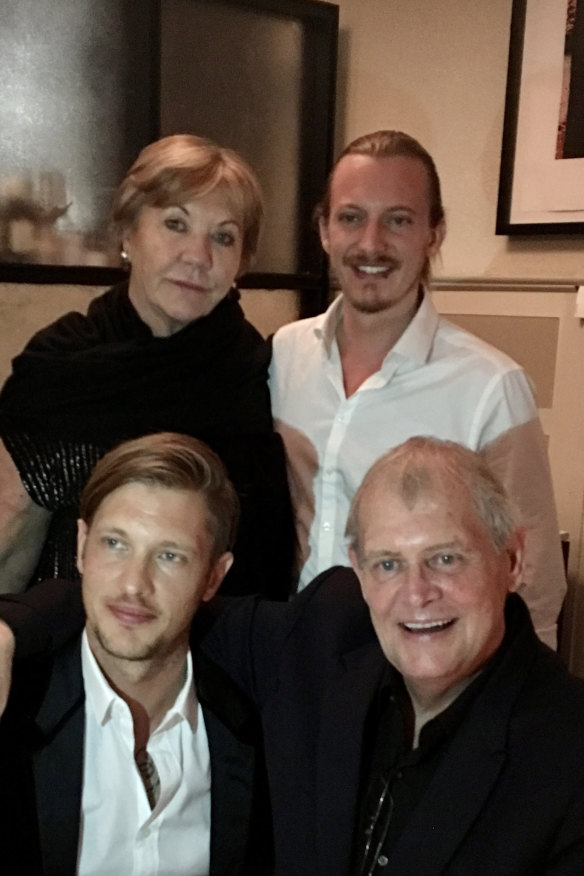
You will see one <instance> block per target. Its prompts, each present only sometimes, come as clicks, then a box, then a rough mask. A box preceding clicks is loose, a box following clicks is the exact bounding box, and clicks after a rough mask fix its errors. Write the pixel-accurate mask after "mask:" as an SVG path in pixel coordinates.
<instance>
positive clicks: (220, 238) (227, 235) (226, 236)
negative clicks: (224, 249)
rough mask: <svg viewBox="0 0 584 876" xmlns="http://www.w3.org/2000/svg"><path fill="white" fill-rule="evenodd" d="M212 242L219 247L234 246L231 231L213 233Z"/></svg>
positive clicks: (233, 237)
mask: <svg viewBox="0 0 584 876" xmlns="http://www.w3.org/2000/svg"><path fill="white" fill-rule="evenodd" d="M213 240H214V241H215V243H218V244H219V246H233V245H234V244H235V236H234V234H232V232H231V231H215V232H214V234H213Z"/></svg>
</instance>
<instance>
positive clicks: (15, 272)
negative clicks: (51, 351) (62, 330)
mask: <svg viewBox="0 0 584 876" xmlns="http://www.w3.org/2000/svg"><path fill="white" fill-rule="evenodd" d="M51 8H52V15H53V11H54V12H55V18H56V21H55V23H54V26H53V25H52V24H50V25H49V27H48V30H47V28H45V31H44V32H43V27H42V26H41V23H40V20H39V16H43V19H44V18H46V12H45V8H44V4H43V3H42V2H40V0H20V2H19V3H18V4H15V9H14V12H13V11H12V9H11V12H10V14H9V15H8V19H7V20H6V19H4V20H3V26H2V33H3V35H4V34H7V35H6V36H2V37H0V49H1V48H2V46H3V42H4V40H6V41H11V45H13V46H16V48H14V49H13V55H14V57H12V58H11V59H10V60H11V61H12V65H13V67H14V69H15V70H16V71H18V72H17V73H16V74H15V76H14V83H13V86H12V88H9V89H8V93H9V97H10V94H11V93H12V95H13V99H12V102H10V101H7V102H6V108H5V110H0V124H1V125H2V130H3V139H4V140H5V141H6V137H5V136H4V132H6V130H7V126H8V128H10V125H11V124H12V125H14V121H15V119H19V118H20V119H22V118H23V117H24V116H28V120H27V122H26V124H24V123H23V124H22V125H21V126H20V127H19V128H18V130H16V131H14V132H13V134H12V135H11V136H9V138H8V142H5V145H4V147H2V146H0V222H2V216H6V212H7V211H6V209H4V213H2V207H3V206H4V207H6V204H7V201H8V200H9V199H8V198H7V197H5V194H6V193H8V195H10V193H11V192H14V191H16V192H17V195H20V194H22V193H23V192H24V194H28V195H29V196H30V197H29V201H33V203H32V204H31V203H22V201H23V200H24V199H23V198H22V197H20V198H18V197H17V198H16V199H14V198H12V208H13V213H14V208H15V207H19V206H20V207H21V209H22V210H23V211H24V213H25V215H24V216H20V217H17V220H16V224H15V220H14V218H11V219H10V221H11V222H12V227H11V228H10V229H9V230H8V232H7V231H6V221H4V226H3V227H4V232H2V227H0V280H4V281H6V280H15V281H23V282H50V283H55V282H73V283H90V284H94V285H102V284H103V285H106V284H109V283H110V282H113V281H114V280H115V279H117V278H118V277H119V276H120V273H119V269H118V262H117V253H115V252H114V253H112V252H109V251H106V249H105V243H103V244H101V243H100V242H99V241H100V234H101V231H102V226H103V224H104V222H105V218H106V216H107V207H108V206H109V200H110V198H111V193H112V191H113V188H114V187H115V185H116V184H117V183H118V182H119V180H120V179H121V177H122V176H123V174H124V172H125V170H126V169H127V167H128V166H129V165H130V163H131V161H132V160H133V159H134V157H135V155H136V154H137V152H138V151H139V149H140V148H142V146H143V145H145V144H146V143H147V142H150V141H151V140H153V139H156V137H158V136H163V135H165V134H170V133H179V132H193V133H197V134H202V135H205V136H209V137H211V138H212V139H214V140H217V141H218V142H220V143H221V144H222V145H226V146H231V147H232V148H234V149H237V150H238V151H239V152H241V153H242V154H243V155H244V156H245V157H246V158H247V159H248V161H250V163H251V164H252V165H253V166H254V167H255V168H256V170H257V172H258V175H259V177H260V180H261V182H262V186H263V188H264V194H265V200H266V217H267V221H266V231H265V233H264V237H263V241H262V245H261V247H260V251H259V253H258V259H257V262H256V264H255V265H254V273H253V274H250V275H247V276H246V277H245V278H243V280H242V283H241V285H242V286H247V287H248V288H249V287H254V286H255V287H261V288H290V289H300V290H302V289H313V290H315V291H319V290H323V288H324V284H325V283H326V265H325V261H324V258H323V255H322V252H321V249H320V246H319V244H318V240H317V237H316V235H315V234H314V232H313V231H312V229H311V213H312V209H313V207H314V204H315V203H316V201H317V200H318V198H319V197H320V195H321V194H322V190H323V187H324V182H325V179H326V175H327V173H328V170H329V167H330V163H331V159H332V149H333V135H334V95H335V82H336V60H337V32H338V7H337V6H336V5H335V4H331V3H325V2H319V0H142V2H140V3H139V4H136V3H135V2H134V0H101V2H100V8H101V10H102V11H101V13H100V20H99V21H98V22H96V21H95V9H96V4H95V2H92V0H54V3H53V4H52V7H51ZM136 18H137V19H138V20H136ZM89 23H91V27H88V24H89ZM39 33H40V34H42V37H39ZM94 35H96V36H95V39H94ZM39 39H40V40H41V42H43V44H45V43H46V45H47V52H46V55H43V53H34V52H33V53H29V54H28V55H27V63H29V62H30V61H32V64H33V67H34V71H33V72H30V71H29V70H26V71H25V66H24V64H23V63H22V59H20V60H19V57H18V51H19V50H18V46H19V45H20V46H21V47H22V46H23V45H25V44H29V45H30V42H31V41H32V40H39ZM80 47H82V51H81V50H80ZM129 47H131V48H132V52H133V54H132V55H131V56H127V55H126V54H125V51H126V49H127V48H129ZM49 48H50V52H49ZM21 54H24V49H22V51H21ZM69 54H70V55H73V56H74V58H73V60H71V61H69V60H68V55H69ZM49 55H50V58H51V61H50V67H49V60H48V59H49ZM0 57H2V58H3V61H2V63H4V55H3V53H2V52H0ZM45 57H46V59H47V60H45ZM128 57H129V60H128ZM57 58H59V63H58V64H57V62H56V59H57ZM63 59H64V60H63ZM73 62H75V63H76V64H77V65H78V66H77V68H72V64H73ZM60 67H63V68H64V70H66V71H67V72H68V75H65V74H63V75H60V74H59V75H57V78H56V80H55V75H54V74H55V70H57V71H58V70H59V68H60ZM129 77H130V79H129ZM23 81H24V84H25V86H26V87H24V86H23V84H22V83H23ZM42 82H46V83H50V84H47V85H46V86H43V89H44V90H43V91H42V93H41V94H40V95H39V94H38V89H39V87H40V84H42ZM27 89H28V91H27ZM35 90H36V102H35V101H34V96H35ZM23 91H26V92H27V94H29V103H30V105H31V106H33V105H34V107H36V115H35V113H34V112H32V113H31V112H29V110H28V107H23V105H22V96H23ZM41 98H42V99H41ZM19 100H20V103H19V102H18V101H19ZM86 103H87V104H89V109H87V108H86V107H85V104H86ZM23 110H24V112H23ZM17 127H18V126H17ZM46 131H49V132H50V134H47V133H46ZM18 140H20V142H21V143H25V144H26V143H31V144H37V145H38V144H39V143H42V142H44V143H52V144H53V153H51V156H50V157H49V158H43V156H42V152H40V150H39V149H38V148H37V146H36V145H35V147H34V148H33V152H32V163H33V164H34V168H35V169H34V172H32V171H30V167H29V166H28V165H27V161H28V162H29V164H30V163H31V159H30V158H27V156H26V150H23V149H22V148H21V147H19V146H17V141H18ZM112 140H114V141H115V144H114V145H112V144H111V141H112ZM104 154H105V156H106V158H105V161H104V160H103V155H104ZM77 155H82V156H83V160H82V162H81V163H82V166H83V168H85V179H84V182H83V184H84V185H86V186H88V187H89V188H90V189H91V190H92V191H91V195H92V197H93V199H94V200H96V201H97V202H98V203H99V210H98V211H97V218H96V217H95V216H94V217H93V218H92V219H91V220H90V221H91V222H93V223H94V226H93V227H91V226H90V227H89V228H84V227H82V225H80V222H79V220H78V217H76V214H79V213H80V209H76V208H77V207H78V203H79V194H78V190H77V189H76V190H74V191H73V190H72V188H71V186H72V183H71V182H70V178H69V176H68V174H69V173H70V167H71V160H72V156H73V157H75V156H77ZM6 156H9V161H12V160H13V158H14V156H16V158H17V163H20V165H21V166H22V167H23V168H24V170H23V171H21V172H20V173H21V176H24V177H26V175H27V174H28V176H29V177H30V179H28V178H26V179H24V180H23V179H18V172H16V177H17V178H16V179H15V178H14V177H15V173H14V172H13V171H12V169H11V168H10V167H9V166H7V164H9V161H7V158H6ZM97 158H99V159H100V163H101V164H102V165H103V164H106V167H105V169H104V171H103V175H100V173H97V172H96V165H95V162H96V160H97ZM59 162H60V163H59ZM53 168H55V169H53ZM3 177H4V183H3V182H2V180H3ZM19 186H20V189H19ZM35 198H36V202H34V199H35ZM19 200H20V203H15V201H19ZM39 208H40V209H39ZM63 208H66V209H64V210H63ZM35 209H36V214H35V212H34V211H35ZM27 210H28V216H27V215H26V211H27ZM61 211H63V212H61ZM35 215H36V217H37V218H38V221H39V222H43V221H44V222H46V221H49V220H52V222H53V227H54V230H55V231H56V232H57V236H64V237H67V235H69V237H70V238H71V239H67V240H66V241H65V243H64V244H63V246H62V250H59V248H58V246H55V247H54V249H53V251H52V254H51V258H50V260H48V259H47V258H44V254H46V253H48V252H51V250H50V247H49V246H48V244H47V243H43V245H42V246H41V248H40V249H39V252H40V258H39V257H38V255H39V253H35V252H32V251H31V249H30V246H29V250H28V251H27V248H26V247H27V245H29V244H30V242H31V241H30V237H31V235H33V236H34V228H33V230H32V231H31V230H30V227H28V228H27V227H25V226H26V221H23V222H21V224H20V225H19V224H18V218H21V219H23V220H26V219H27V218H28V219H30V217H31V216H32V217H33V218H34V217H35ZM76 218H77V224H75V221H74V220H76ZM29 224H30V223H29ZM95 226H97V227H95ZM2 233H4V241H5V242H6V240H8V244H6V243H5V245H4V249H2V239H1V238H2ZM27 234H28V237H27ZM19 235H20V237H19ZM82 235H83V241H82V242H83V245H84V246H85V244H86V242H87V241H89V244H88V247H89V249H90V248H91V246H93V247H94V249H93V251H92V252H90V253H89V255H88V256H86V261H85V262H83V261H82V260H81V258H80V254H81V253H80V248H79V246H77V244H79V242H80V239H81V237H82ZM72 240H73V241H75V246H77V249H76V248H75V246H74V245H73V244H72V242H71V241H72ZM14 243H16V244H17V246H20V256H19V257H18V258H16V257H15V255H18V252H17V251H16V248H15V246H14V245H13V244H14ZM61 252H63V256H62V257H61V256H60V253H61ZM84 257H85V256H84ZM104 260H105V261H104ZM92 261H93V264H92V263H91V262H92ZM51 262H52V263H51ZM88 262H89V263H88ZM96 263H97V264H96Z"/></svg>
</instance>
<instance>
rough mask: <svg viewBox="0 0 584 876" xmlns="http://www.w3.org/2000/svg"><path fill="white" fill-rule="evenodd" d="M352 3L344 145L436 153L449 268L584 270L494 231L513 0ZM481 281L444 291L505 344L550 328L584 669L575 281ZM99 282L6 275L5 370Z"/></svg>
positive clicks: (452, 272)
mask: <svg viewBox="0 0 584 876" xmlns="http://www.w3.org/2000/svg"><path fill="white" fill-rule="evenodd" d="M338 5H339V8H340V27H341V40H340V58H339V78H338V112H337V146H338V147H339V148H340V146H341V145H342V144H344V143H346V142H347V141H348V140H350V139H353V138H354V137H356V136H358V135H360V134H363V133H365V132H367V131H372V130H375V129H377V128H382V127H397V128H401V129H403V130H405V131H407V132H408V133H411V134H413V135H414V136H415V137H417V138H418V139H420V140H421V142H422V143H423V144H424V145H425V146H426V147H427V148H428V149H429V151H430V152H431V153H432V154H433V155H434V157H435V159H436V162H437V165H438V169H439V172H440V175H441V178H442V184H443V195H444V201H445V205H446V212H447V221H448V235H447V239H446V242H445V245H444V248H443V253H442V261H441V264H438V265H437V266H436V274H437V276H438V277H440V276H442V277H446V278H459V277H466V278H468V277H475V278H482V279H484V278H489V277H490V278H493V277H500V278H504V279H505V278H506V279H507V280H513V279H514V278H527V279H532V280H533V279H544V280H548V281H554V282H555V281H557V280H561V279H562V278H563V279H577V278H584V240H582V239H579V238H574V239H572V240H570V239H568V240H563V241H562V240H557V239H553V238H550V237H548V238H537V239H535V240H510V239H508V238H506V237H497V236H496V235H495V234H494V227H495V212H496V202H497V186H498V173H499V158H500V146H501V134H502V124H503V111H504V100H505V85H506V70H507V51H508V39H509V23H510V17H511V5H512V0H339V3H338ZM467 285H468V289H465V288H464V287H463V291H462V292H461V291H460V290H456V291H448V288H445V289H444V290H441V291H439V292H438V293H436V300H437V303H438V306H439V309H441V310H443V311H445V312H448V313H450V314H462V315H464V316H465V317H470V319H471V320H475V323H474V325H475V328H476V330H480V326H481V318H482V317H486V318H487V321H488V326H489V328H488V331H490V332H491V333H492V332H493V326H494V325H495V326H496V324H497V323H496V317H497V316H500V315H504V316H506V317H508V318H507V319H505V320H504V331H501V340H500V346H502V347H504V348H510V349H509V351H510V352H511V354H512V355H515V356H519V357H521V355H522V354H521V345H522V343H523V340H522V338H523V336H524V334H525V332H526V326H528V325H529V323H530V321H531V320H533V323H532V326H533V329H532V330H533V332H535V333H536V334H537V332H540V333H542V332H543V335H541V336H542V337H543V338H544V340H543V341H541V342H538V343H537V344H534V346H535V351H533V350H531V351H530V355H529V356H528V357H527V360H526V367H527V368H528V370H530V371H531V373H532V376H533V377H534V378H535V379H536V381H538V382H539V384H540V385H539V386H538V387H537V390H538V397H539V399H540V403H541V404H542V408H541V414H542V422H543V425H544V429H545V431H546V434H547V435H548V437H549V450H550V461H551V464H552V472H553V476H554V484H555V488H556V496H557V502H558V511H559V516H560V527H561V528H562V529H565V530H568V531H569V532H570V536H571V555H570V583H571V592H570V600H569V604H568V618H567V627H568V630H567V632H568V636H567V640H566V645H565V649H564V650H565V653H566V655H567V656H569V657H570V661H571V665H572V666H573V667H574V668H575V669H576V670H577V671H578V672H580V673H581V674H582V675H584V554H583V551H582V529H583V516H582V509H583V507H584V404H583V403H582V393H581V390H580V386H579V381H580V379H581V378H582V376H584V327H583V326H582V323H581V321H580V320H576V319H575V317H574V316H573V313H574V303H575V302H574V299H575V293H574V291H573V290H572V289H570V288H569V287H557V288H555V287H554V283H552V284H551V285H550V286H548V287H546V288H543V289H539V288H535V287H532V286H530V285H529V284H527V285H526V286H525V287H524V288H523V289H520V290H515V289H512V288H511V287H510V286H509V288H507V287H506V285H505V283H503V284H502V285H498V286H496V287H494V288H493V289H492V290H491V289H489V288H488V287H487V288H484V287H481V285H480V284H479V285H478V287H476V288H475V287H473V286H472V284H467ZM508 285H509V284H508ZM446 286H448V284H446ZM95 291H97V290H87V289H84V288H80V287H72V288H69V289H63V288H58V287H22V286H9V285H4V286H3V285H2V284H0V377H1V376H2V375H3V374H4V373H6V370H7V368H8V362H9V359H10V358H11V356H12V355H14V353H15V352H17V350H18V349H19V348H20V347H21V346H22V343H23V342H24V340H26V338H27V337H28V336H29V335H30V334H31V332H32V330H33V329H34V328H36V327H37V326H40V325H43V324H45V323H46V322H48V321H50V319H52V318H53V317H54V315H56V314H57V313H59V312H63V311H66V310H69V309H71V308H79V309H84V308H85V307H86V305H87V303H88V300H89V297H90V296H91V294H93V293H94V292H95ZM244 306H245V308H246V311H247V312H248V314H249V315H250V317H251V318H252V320H253V321H255V322H256V323H257V324H258V325H259V327H260V329H261V330H262V331H264V332H265V333H267V332H269V331H272V330H274V329H275V328H276V327H277V325H278V324H280V323H281V322H285V321H287V320H289V319H290V318H292V317H293V315H294V308H293V304H292V303H291V302H290V297H289V296H288V295H286V294H285V293H283V294H278V293H276V294H274V293H262V292H259V293H253V292H251V293H246V295H245V297H244ZM477 317H478V322H477V321H476V319H477ZM494 318H495V322H493V319H494ZM482 324H483V325H484V326H487V322H484V321H483V323H482ZM501 325H503V323H501ZM537 337H540V335H537ZM490 339H491V340H493V337H492V336H491V337H490ZM540 343H541V344H542V347H541V355H540V354H539V349H538V346H539V344H540ZM518 347H519V353H518V352H517V350H518ZM550 370H553V374H551V375H550V373H549V372H550Z"/></svg>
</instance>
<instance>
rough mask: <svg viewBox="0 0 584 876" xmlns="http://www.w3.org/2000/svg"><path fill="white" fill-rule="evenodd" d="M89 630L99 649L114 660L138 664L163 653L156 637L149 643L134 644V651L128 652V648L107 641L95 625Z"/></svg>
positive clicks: (159, 641) (158, 638)
mask: <svg viewBox="0 0 584 876" xmlns="http://www.w3.org/2000/svg"><path fill="white" fill-rule="evenodd" d="M91 630H92V632H93V635H94V636H95V639H96V641H97V642H98V644H99V646H100V648H102V650H103V651H104V652H105V653H106V654H109V656H110V657H115V658H116V660H129V661H136V662H139V661H141V660H152V658H153V657H160V656H161V653H162V651H163V648H162V647H161V640H160V637H159V636H157V637H156V638H155V639H154V640H152V641H150V642H143V643H136V644H135V645H134V650H131V651H129V649H128V647H126V648H125V649H123V648H122V647H120V646H117V645H115V644H113V643H112V642H110V641H109V639H108V637H107V636H106V635H104V633H103V632H102V631H101V629H100V628H99V627H98V626H97V625H92V627H91Z"/></svg>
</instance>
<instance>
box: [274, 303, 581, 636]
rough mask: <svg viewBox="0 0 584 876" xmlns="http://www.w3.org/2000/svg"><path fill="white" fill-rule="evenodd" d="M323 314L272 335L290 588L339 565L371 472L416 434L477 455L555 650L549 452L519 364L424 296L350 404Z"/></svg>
mask: <svg viewBox="0 0 584 876" xmlns="http://www.w3.org/2000/svg"><path fill="white" fill-rule="evenodd" d="M342 308H343V297H342V295H340V296H339V297H338V298H336V299H335V301H334V302H333V303H332V304H331V306H330V307H329V309H328V310H327V311H326V313H323V314H320V315H319V316H316V317H312V318H310V319H302V320H298V321H297V322H293V323H290V324H289V325H286V326H284V327H283V328H281V329H279V330H278V331H277V332H276V334H275V336H274V347H273V359H272V365H271V372H270V391H271V396H272V411H273V414H274V420H275V425H276V429H277V430H278V431H279V432H280V433H281V435H282V438H283V440H284V444H285V447H286V454H287V457H288V467H289V478H290V490H291V494H292V501H293V504H294V511H295V517H296V529H297V535H298V542H299V545H300V550H301V563H302V571H301V575H300V581H299V588H302V587H305V586H306V585H307V584H308V583H309V582H310V581H311V580H312V579H313V578H314V577H316V575H318V574H319V573H320V572H323V571H324V570H326V569H328V568H329V567H331V566H334V565H337V564H341V565H349V560H348V553H347V544H346V540H345V535H344V532H345V524H346V521H347V516H348V513H349V508H350V504H351V501H352V499H353V496H354V495H355V492H356V490H357V487H358V486H359V484H360V483H361V481H362V479H363V477H364V475H365V473H366V472H367V470H368V469H369V468H370V466H371V465H372V464H373V463H374V462H375V460H376V459H378V458H379V457H380V456H382V455H383V454H384V453H386V452H387V451H388V450H391V448H392V447H396V446H397V445H398V444H401V443H402V442H403V441H405V440H407V439H408V438H411V437H413V436H414V435H431V436H433V437H436V438H441V439H446V440H450V441H457V442H458V443H460V444H464V445H465V446H466V447H470V448H471V450H484V451H485V456H486V458H487V461H488V462H489V464H490V465H491V467H492V469H493V471H494V472H495V474H496V475H497V476H498V477H499V479H500V480H501V481H502V483H503V484H504V485H505V487H506V488H507V491H508V493H509V495H510V496H511V498H512V499H513V501H514V502H515V504H516V505H517V506H518V509H519V515H520V519H521V522H522V523H524V524H525V525H526V528H527V556H526V574H525V586H524V588H523V590H522V591H521V595H522V596H523V597H524V598H525V601H526V602H527V604H528V606H529V608H530V611H531V614H532V617H533V620H534V624H535V626H536V629H537V631H538V633H539V635H540V636H541V638H542V639H543V640H544V641H547V643H548V644H550V645H552V646H553V645H554V643H555V633H556V620H557V617H558V613H559V611H560V608H561V605H562V601H563V598H564V595H565V592H566V581H565V576H564V570H563V562H562V555H561V546H560V539H559V532H558V523H557V519H556V512H555V503H554V496H553V490H552V484H551V475H550V469H549V463H548V459H547V448H546V444H545V439H544V436H543V432H542V429H541V425H540V422H539V417H538V414H537V409H536V406H535V401H534V397H533V392H532V390H531V386H530V383H529V379H528V378H527V376H526V374H525V372H524V371H523V369H522V368H521V367H520V366H519V365H518V364H517V363H516V362H514V361H513V360H512V359H510V358H509V357H508V356H507V355H505V354H504V353H502V352H501V351H500V350H497V349H495V348H494V347H492V346H491V345H490V344H487V343H485V342H484V341H482V340H480V339H479V338H477V337H475V336H474V335H471V334H470V333H469V332H466V331H464V330H463V329H461V328H459V327H458V326H455V325H451V324H450V323H448V322H447V321H446V320H445V319H443V318H442V317H440V316H439V314H438V313H437V311H436V308H435V307H434V304H433V302H432V299H431V296H430V294H429V293H428V292H425V293H424V297H423V300H422V302H421V304H420V307H419V308H418V311H417V312H416V314H415V316H414V318H413V319H412V321H411V322H410V324H409V325H408V327H407V328H406V330H405V331H404V333H403V334H402V336H401V337H400V339H399V340H398V342H397V343H396V344H395V345H394V347H393V348H392V349H391V350H390V351H389V352H388V353H387V355H386V357H385V359H384V361H383V363H382V365H381V368H380V369H379V371H377V372H376V373H375V374H372V375H371V376H370V377H369V378H368V379H367V380H366V381H365V382H364V383H363V384H362V385H361V386H360V387H359V388H358V389H357V391H356V392H354V393H353V394H352V395H351V396H349V398H347V396H346V394H345V390H344V385H343V372H342V363H341V357H340V353H339V348H338V345H337V341H336V330H337V326H338V324H339V321H340V320H341V319H342Z"/></svg>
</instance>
